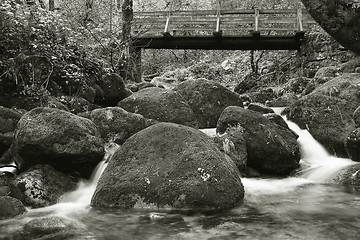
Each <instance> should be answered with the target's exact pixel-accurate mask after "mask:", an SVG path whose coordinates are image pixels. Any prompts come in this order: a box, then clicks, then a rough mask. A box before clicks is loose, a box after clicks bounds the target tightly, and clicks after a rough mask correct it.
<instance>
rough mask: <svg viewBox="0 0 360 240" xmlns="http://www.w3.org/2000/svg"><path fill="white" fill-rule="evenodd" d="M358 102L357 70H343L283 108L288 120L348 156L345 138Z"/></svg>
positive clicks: (359, 79)
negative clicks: (352, 72)
mask: <svg viewBox="0 0 360 240" xmlns="http://www.w3.org/2000/svg"><path fill="white" fill-rule="evenodd" d="M359 105H360V74H343V75H341V76H339V77H335V78H333V79H332V80H330V81H328V82H326V83H324V84H322V85H320V86H319V87H318V88H317V89H316V90H314V91H313V92H312V93H311V94H308V95H306V96H304V97H302V98H300V99H299V100H298V101H296V102H295V103H293V104H292V105H290V106H289V107H288V108H287V109H285V110H284V112H283V113H284V114H286V116H287V117H288V119H289V120H291V121H293V122H295V123H296V124H298V125H299V126H300V127H301V128H306V129H307V130H308V131H309V132H310V133H311V135H312V136H313V137H314V138H315V139H316V140H317V141H319V142H320V143H321V144H322V145H324V147H325V148H326V149H327V150H328V151H329V152H330V153H331V154H334V155H337V156H341V157H348V155H347V152H346V149H345V145H344V142H345V140H346V138H347V137H348V135H349V134H350V132H351V131H353V130H354V129H355V123H354V120H353V113H354V111H355V110H356V108H357V107H358V106H359Z"/></svg>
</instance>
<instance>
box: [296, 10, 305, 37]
mask: <svg viewBox="0 0 360 240" xmlns="http://www.w3.org/2000/svg"><path fill="white" fill-rule="evenodd" d="M296 20H297V30H298V31H300V32H302V31H303V30H304V29H303V22H302V11H301V9H298V11H297V19H296Z"/></svg>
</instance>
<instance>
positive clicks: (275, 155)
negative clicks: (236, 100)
mask: <svg viewBox="0 0 360 240" xmlns="http://www.w3.org/2000/svg"><path fill="white" fill-rule="evenodd" d="M231 127H237V128H239V127H241V128H242V129H243V135H244V138H245V142H246V148H247V154H248V156H247V166H249V167H251V168H253V169H255V170H257V171H258V172H260V173H261V174H272V175H287V174H289V173H290V172H291V171H293V170H295V169H296V168H298V167H299V161H300V152H299V148H298V145H297V141H296V139H297V136H296V135H295V134H293V132H292V131H291V130H290V129H288V128H285V127H283V126H280V125H278V124H274V123H272V122H271V121H270V120H268V119H267V118H266V117H264V116H263V115H262V114H260V113H257V112H254V111H251V110H247V109H243V108H240V107H235V106H231V107H227V108H226V109H225V110H224V112H223V113H222V114H221V116H220V118H219V121H218V124H217V128H216V131H217V132H218V133H220V134H222V133H224V132H225V131H226V130H227V129H228V128H231Z"/></svg>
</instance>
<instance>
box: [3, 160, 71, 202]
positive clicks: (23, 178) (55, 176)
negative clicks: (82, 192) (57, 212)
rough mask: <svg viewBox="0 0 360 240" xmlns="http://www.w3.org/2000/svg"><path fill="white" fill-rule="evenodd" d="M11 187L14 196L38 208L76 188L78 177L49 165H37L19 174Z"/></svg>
mask: <svg viewBox="0 0 360 240" xmlns="http://www.w3.org/2000/svg"><path fill="white" fill-rule="evenodd" d="M9 187H10V190H11V193H10V195H11V196H12V197H14V198H17V199H19V200H20V201H21V202H22V203H23V204H24V205H25V206H30V207H34V208H38V207H45V206H49V205H52V204H55V203H57V202H58V201H59V200H60V197H61V196H62V195H63V194H64V193H66V192H68V191H72V190H75V189H76V187H77V178H75V177H72V176H69V175H68V174H64V173H61V172H58V171H56V170H54V168H52V167H51V166H48V165H36V166H34V167H31V168H30V169H28V170H27V171H25V172H23V173H21V174H19V175H18V176H17V177H16V178H15V179H14V180H12V181H11V182H10V184H9Z"/></svg>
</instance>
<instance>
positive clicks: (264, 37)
mask: <svg viewBox="0 0 360 240" xmlns="http://www.w3.org/2000/svg"><path fill="white" fill-rule="evenodd" d="M310 24H314V20H313V19H312V18H311V17H310V15H309V14H308V13H306V12H303V10H301V9H248V10H201V11H173V12H170V11H158V12H134V20H133V23H132V36H133V38H134V40H135V41H134V44H135V46H136V47H139V48H167V49H223V50H250V49H274V50H280V49H290V50H295V49H299V48H300V45H301V40H302V38H303V37H304V33H305V30H306V29H307V28H308V27H309V25H310Z"/></svg>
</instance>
